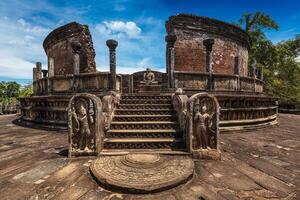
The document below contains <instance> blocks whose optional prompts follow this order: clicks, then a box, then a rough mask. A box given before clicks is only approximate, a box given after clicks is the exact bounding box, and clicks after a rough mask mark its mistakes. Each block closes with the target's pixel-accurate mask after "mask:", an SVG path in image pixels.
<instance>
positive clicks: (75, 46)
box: [71, 41, 81, 75]
mask: <svg viewBox="0 0 300 200" xmlns="http://www.w3.org/2000/svg"><path fill="white" fill-rule="evenodd" d="M71 47H72V50H73V54H74V55H73V74H74V75H77V74H79V73H80V56H79V54H80V50H81V43H80V42H79V41H72V42H71Z"/></svg>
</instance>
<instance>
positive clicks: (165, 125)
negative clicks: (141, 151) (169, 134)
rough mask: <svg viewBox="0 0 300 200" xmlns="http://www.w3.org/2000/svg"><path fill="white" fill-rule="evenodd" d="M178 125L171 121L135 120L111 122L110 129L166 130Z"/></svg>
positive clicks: (175, 127)
mask: <svg viewBox="0 0 300 200" xmlns="http://www.w3.org/2000/svg"><path fill="white" fill-rule="evenodd" d="M177 128H178V125H177V123H176V122H173V121H137V122H114V121H113V122H112V123H111V125H110V129H112V130H114V129H126V130H128V129H131V130H142V129H145V130H150V129H153V130H159V129H162V130H166V129H177Z"/></svg>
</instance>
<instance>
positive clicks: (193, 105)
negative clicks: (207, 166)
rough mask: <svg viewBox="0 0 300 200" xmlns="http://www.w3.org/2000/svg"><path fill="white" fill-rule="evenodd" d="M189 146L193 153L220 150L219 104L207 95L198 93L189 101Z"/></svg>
mask: <svg viewBox="0 0 300 200" xmlns="http://www.w3.org/2000/svg"><path fill="white" fill-rule="evenodd" d="M187 123H188V127H187V136H188V139H187V146H188V148H189V150H190V151H191V152H193V151H198V150H203V149H208V150H210V149H216V150H218V134H219V132H218V131H219V130H218V123H219V104H218V101H217V99H216V98H215V97H214V96H212V95H209V94H207V93H198V94H195V95H193V96H191V97H190V98H189V100H188V114H187Z"/></svg>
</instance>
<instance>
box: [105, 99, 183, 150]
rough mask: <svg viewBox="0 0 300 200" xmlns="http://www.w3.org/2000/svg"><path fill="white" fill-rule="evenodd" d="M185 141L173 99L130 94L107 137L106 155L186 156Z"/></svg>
mask: <svg viewBox="0 0 300 200" xmlns="http://www.w3.org/2000/svg"><path fill="white" fill-rule="evenodd" d="M182 137H183V136H182V133H181V132H180V131H179V127H178V124H177V116H176V112H175V110H174V109H173V106H172V101H171V96H170V95H167V94H148V93H147V94H140V93H139V94H126V95H122V97H121V101H120V105H119V106H118V108H117V109H116V110H115V115H114V118H113V120H112V123H111V126H110V129H109V130H108V131H106V133H105V138H104V149H103V152H102V153H113V152H128V151H134V152H147V151H151V152H152V151H155V152H161V153H164V152H166V153H180V152H181V153H183V152H184V142H183V138H182Z"/></svg>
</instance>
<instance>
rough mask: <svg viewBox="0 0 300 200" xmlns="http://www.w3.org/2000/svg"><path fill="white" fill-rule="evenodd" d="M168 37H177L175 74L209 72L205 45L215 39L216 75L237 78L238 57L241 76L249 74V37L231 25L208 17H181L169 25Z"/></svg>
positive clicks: (167, 26)
mask: <svg viewBox="0 0 300 200" xmlns="http://www.w3.org/2000/svg"><path fill="white" fill-rule="evenodd" d="M166 29H167V33H168V35H170V34H175V35H176V37H177V40H176V42H175V46H174V51H175V56H174V60H175V62H174V63H175V66H174V68H175V71H189V72H206V48H205V46H204V45H203V41H204V40H206V39H214V45H213V48H212V63H213V73H216V74H234V66H235V57H236V56H238V57H239V62H240V75H241V76H247V73H248V48H249V43H250V39H249V36H248V35H247V34H246V33H245V32H244V31H242V30H241V29H239V28H238V27H235V26H233V25H231V24H227V23H224V22H221V21H217V20H213V19H210V18H206V17H198V16H193V15H186V14H179V15H177V16H172V17H170V18H169V20H168V21H167V23H166Z"/></svg>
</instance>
